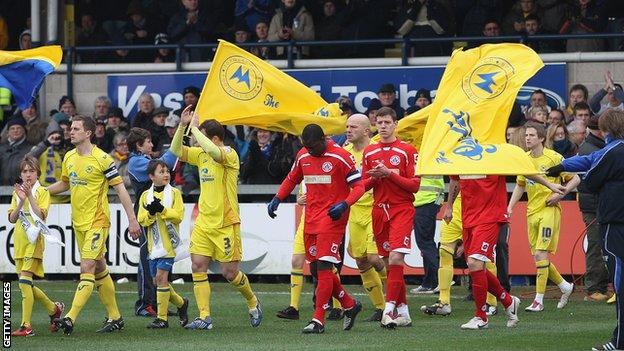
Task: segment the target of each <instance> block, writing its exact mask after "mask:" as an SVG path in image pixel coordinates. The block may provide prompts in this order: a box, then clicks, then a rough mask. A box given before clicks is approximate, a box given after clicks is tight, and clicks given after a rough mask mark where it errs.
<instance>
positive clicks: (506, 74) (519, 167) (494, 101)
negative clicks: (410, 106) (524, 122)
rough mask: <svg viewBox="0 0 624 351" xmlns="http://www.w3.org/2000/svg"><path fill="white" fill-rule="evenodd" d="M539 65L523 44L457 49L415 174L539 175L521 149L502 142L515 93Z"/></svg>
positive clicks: (432, 110)
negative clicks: (465, 49)
mask: <svg viewBox="0 0 624 351" xmlns="http://www.w3.org/2000/svg"><path fill="white" fill-rule="evenodd" d="M543 66H544V63H543V62H542V60H541V59H540V57H539V56H538V55H537V54H536V53H535V51H533V50H532V49H530V48H529V47H527V46H524V45H522V44H486V45H482V46H480V47H478V48H475V49H471V50H467V51H462V49H458V50H455V51H454V52H453V54H452V55H451V58H450V60H449V62H448V64H447V66H446V69H445V71H444V75H443V76H442V80H441V81H440V86H439V87H438V90H437V93H436V98H435V101H434V102H433V104H432V105H430V109H429V116H430V118H429V119H428V121H427V125H426V127H425V131H424V136H423V140H422V146H421V148H420V150H419V155H418V167H417V173H418V174H421V175H447V174H448V175H472V174H498V175H518V174H525V175H529V174H537V173H539V172H538V171H537V169H536V168H535V166H534V165H533V163H532V162H531V159H530V158H529V156H528V155H527V154H526V153H525V152H524V151H523V150H522V149H521V148H519V147H517V146H514V145H511V144H507V143H506V141H505V131H506V128H507V121H508V119H509V113H510V112H511V109H512V107H513V103H514V100H515V98H516V95H517V94H518V91H519V90H520V88H521V87H522V85H523V84H524V83H525V82H526V81H527V80H528V79H529V78H531V77H532V76H533V75H534V74H535V73H536V72H537V71H538V70H540V69H541V68H542V67H543Z"/></svg>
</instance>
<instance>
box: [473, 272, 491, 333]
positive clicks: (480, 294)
mask: <svg viewBox="0 0 624 351" xmlns="http://www.w3.org/2000/svg"><path fill="white" fill-rule="evenodd" d="M470 277H471V278H472V297H473V298H474V302H475V307H476V311H475V317H481V319H483V320H484V321H487V315H486V314H485V310H486V307H485V301H486V299H487V292H488V279H487V276H486V274H485V269H481V270H479V271H474V272H470Z"/></svg>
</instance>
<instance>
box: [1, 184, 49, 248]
mask: <svg viewBox="0 0 624 351" xmlns="http://www.w3.org/2000/svg"><path fill="white" fill-rule="evenodd" d="M34 198H35V200H36V201H37V206H39V208H40V209H41V212H43V216H44V218H45V217H47V216H48V209H49V208H50V193H49V192H48V189H46V188H44V187H42V186H40V187H38V188H37V191H36V192H35V194H34ZM18 201H19V199H18V197H17V194H16V193H15V192H13V197H12V198H11V205H10V206H9V213H11V212H13V210H15V209H16V208H17V202H18ZM22 212H24V215H25V216H26V218H28V220H29V221H30V223H34V222H35V221H34V219H33V218H32V216H31V215H30V205H29V203H28V198H26V199H25V200H24V205H23V206H22ZM44 245H45V241H44V239H43V235H39V237H38V238H37V241H36V242H35V243H34V244H31V243H30V241H29V240H28V236H27V235H26V231H25V230H24V227H23V226H22V222H21V221H20V220H19V219H18V220H17V222H15V228H14V229H13V246H14V249H15V253H14V255H13V258H19V259H21V258H24V257H32V258H38V259H43V250H44V248H45V246H44Z"/></svg>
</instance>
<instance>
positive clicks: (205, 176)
mask: <svg viewBox="0 0 624 351" xmlns="http://www.w3.org/2000/svg"><path fill="white" fill-rule="evenodd" d="M199 180H200V181H201V182H202V183H205V182H212V181H213V180H214V176H213V175H212V174H210V173H208V168H202V169H201V174H200V175H199Z"/></svg>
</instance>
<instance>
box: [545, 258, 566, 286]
mask: <svg viewBox="0 0 624 351" xmlns="http://www.w3.org/2000/svg"><path fill="white" fill-rule="evenodd" d="M548 279H550V281H551V282H553V283H555V284H557V285H559V284H561V283H563V277H562V276H561V274H560V273H559V271H558V270H557V267H555V264H554V263H552V262H551V263H550V265H549V266H548Z"/></svg>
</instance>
